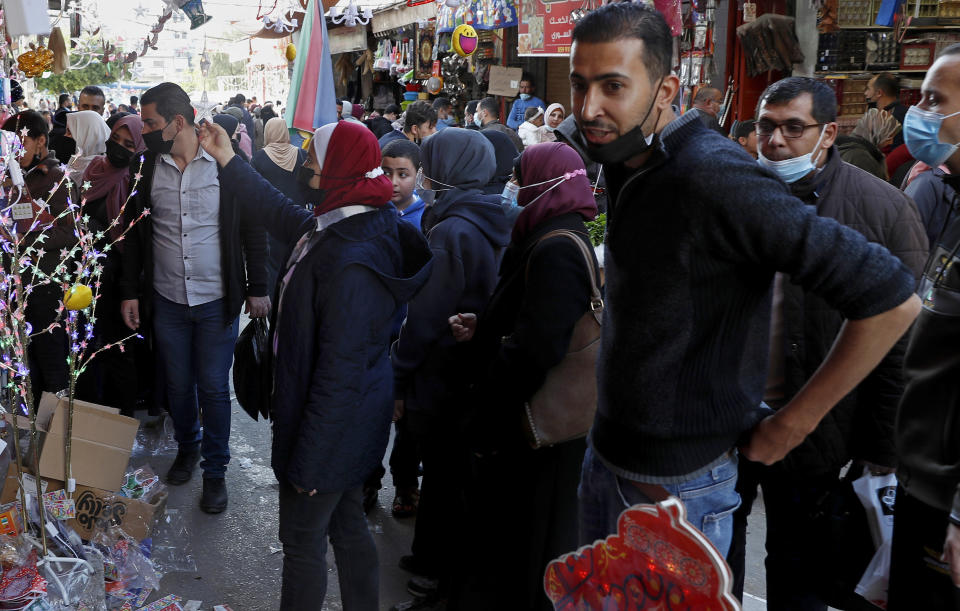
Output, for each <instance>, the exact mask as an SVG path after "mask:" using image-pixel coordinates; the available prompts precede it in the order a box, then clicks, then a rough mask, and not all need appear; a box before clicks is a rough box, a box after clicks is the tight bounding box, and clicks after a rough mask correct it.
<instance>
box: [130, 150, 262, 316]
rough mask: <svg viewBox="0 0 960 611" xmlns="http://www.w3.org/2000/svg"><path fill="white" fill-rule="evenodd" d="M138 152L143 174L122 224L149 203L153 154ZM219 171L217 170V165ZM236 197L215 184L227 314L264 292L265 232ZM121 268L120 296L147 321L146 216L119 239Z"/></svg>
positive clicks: (149, 246)
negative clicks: (134, 305) (130, 301)
mask: <svg viewBox="0 0 960 611" xmlns="http://www.w3.org/2000/svg"><path fill="white" fill-rule="evenodd" d="M143 156H144V162H143V167H142V168H140V173H141V174H142V175H143V177H142V179H141V180H140V184H139V185H137V187H136V189H135V191H136V195H134V196H133V197H131V198H130V201H129V202H128V203H127V206H126V209H125V210H124V221H125V223H126V224H129V223H131V222H133V221H134V220H136V219H137V218H139V217H140V215H141V214H142V213H143V211H144V210H146V209H149V208H150V207H151V201H150V197H151V196H150V192H151V188H152V186H153V175H154V169H155V167H156V163H157V156H156V154H154V153H151V152H149V151H148V152H146V153H144V154H143ZM133 167H136V165H135V166H133ZM220 173H221V175H222V170H221V172H220ZM131 180H133V179H131ZM132 190H133V189H132ZM235 197H236V196H234V195H233V194H232V193H231V192H230V191H228V190H226V189H220V249H221V259H220V260H221V262H222V265H223V267H222V270H221V271H222V273H223V286H224V289H225V291H226V299H224V307H225V311H224V315H225V316H226V318H227V319H233V318H234V317H235V316H237V315H239V314H240V308H241V307H242V306H243V302H244V300H245V299H246V298H247V297H265V296H266V295H267V267H266V261H267V234H266V231H265V230H264V228H263V225H262V224H261V222H260V219H249V220H246V219H245V218H244V217H243V216H244V215H242V214H241V213H240V206H239V205H237V203H236V202H235V201H233V200H234V198H235ZM122 268H123V269H122V272H121V280H120V295H121V299H139V300H140V317H141V320H149V317H150V314H151V313H152V310H153V309H152V304H153V222H152V220H151V218H150V216H147V217H145V218H143V219H141V220H139V221H138V222H137V223H136V224H135V225H134V226H133V228H132V229H131V230H130V232H129V233H128V234H127V236H126V238H124V241H123V262H122Z"/></svg>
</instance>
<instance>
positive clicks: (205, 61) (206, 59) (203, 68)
mask: <svg viewBox="0 0 960 611" xmlns="http://www.w3.org/2000/svg"><path fill="white" fill-rule="evenodd" d="M200 74H201V75H203V77H204V78H206V77H207V75H208V74H210V56H209V55H207V50H206V49H204V50H203V53H202V54H201V55H200Z"/></svg>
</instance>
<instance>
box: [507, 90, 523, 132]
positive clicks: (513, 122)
mask: <svg viewBox="0 0 960 611" xmlns="http://www.w3.org/2000/svg"><path fill="white" fill-rule="evenodd" d="M521 105H522V102H521V100H520V98H517V99H516V100H514V101H513V104H512V105H511V106H510V114H509V115H507V127H509V128H510V129H512V130H516V129H517V128H518V127H520V124H521V123H523V110H524V109H523V108H521ZM518 109H519V110H518ZM518 113H519V115H520V119H519V120H517V114H518Z"/></svg>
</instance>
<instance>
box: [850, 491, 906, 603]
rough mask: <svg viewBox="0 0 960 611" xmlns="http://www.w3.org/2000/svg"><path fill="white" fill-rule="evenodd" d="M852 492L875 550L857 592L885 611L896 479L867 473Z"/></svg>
mask: <svg viewBox="0 0 960 611" xmlns="http://www.w3.org/2000/svg"><path fill="white" fill-rule="evenodd" d="M853 490H854V491H855V492H856V493H857V498H859V499H860V502H861V503H863V508H864V509H865V510H866V512H867V522H868V523H869V525H870V534H871V535H872V536H873V543H874V545H875V546H876V548H877V551H876V553H875V554H874V555H873V559H872V560H871V561H870V564H869V565H868V566H867V570H866V571H864V572H863V576H862V577H861V578H860V583H858V584H857V588H856V592H857V594H859V595H860V596H862V597H863V598H865V599H866V600H867V601H869V602H870V603H872V604H874V605H876V606H877V607H880V608H881V609H886V608H887V583H888V580H889V577H890V547H891V543H892V541H893V506H894V503H895V502H896V496H897V478H896V476H895V475H893V474H892V473H891V474H889V475H871V474H870V473H866V474H864V475H863V476H861V477H859V478H858V479H856V480H855V481H854V482H853Z"/></svg>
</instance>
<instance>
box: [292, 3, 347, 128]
mask: <svg viewBox="0 0 960 611" xmlns="http://www.w3.org/2000/svg"><path fill="white" fill-rule="evenodd" d="M322 10H323V7H322V6H321V3H320V2H319V1H318V0H310V5H309V6H308V7H307V12H306V15H305V16H304V19H303V27H302V28H301V29H300V40H299V43H298V44H297V58H296V60H295V62H294V66H293V78H292V80H291V82H290V93H289V95H288V96H287V112H286V113H285V115H286V119H287V127H293V128H297V129H302V130H305V131H309V132H312V131H313V130H315V129H316V128H318V127H320V126H321V125H326V124H327V123H335V122H336V120H337V100H336V96H335V94H334V88H333V59H332V57H331V55H330V39H329V38H328V37H327V24H326V20H325V19H324V18H323V14H322V12H321V11H322ZM318 24H319V25H318Z"/></svg>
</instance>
